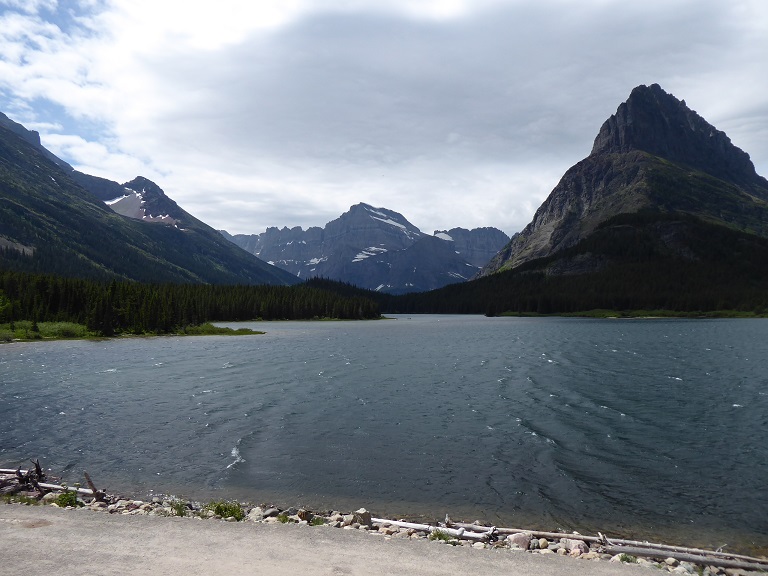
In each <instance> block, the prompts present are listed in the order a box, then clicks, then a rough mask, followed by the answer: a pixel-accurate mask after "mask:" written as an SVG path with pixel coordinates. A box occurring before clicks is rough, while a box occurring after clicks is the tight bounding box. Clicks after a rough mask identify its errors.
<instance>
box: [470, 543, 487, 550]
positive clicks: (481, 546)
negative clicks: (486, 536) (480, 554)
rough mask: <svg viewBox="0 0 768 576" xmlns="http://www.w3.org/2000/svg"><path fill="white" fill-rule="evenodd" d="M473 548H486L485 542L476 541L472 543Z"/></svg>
mask: <svg viewBox="0 0 768 576" xmlns="http://www.w3.org/2000/svg"><path fill="white" fill-rule="evenodd" d="M472 548H478V549H480V548H485V543H483V542H474V543H473V544H472Z"/></svg>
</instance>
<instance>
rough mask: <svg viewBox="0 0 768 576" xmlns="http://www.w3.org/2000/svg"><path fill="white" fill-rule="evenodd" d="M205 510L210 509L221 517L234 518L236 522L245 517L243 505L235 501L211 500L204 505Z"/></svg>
mask: <svg viewBox="0 0 768 576" xmlns="http://www.w3.org/2000/svg"><path fill="white" fill-rule="evenodd" d="M205 509H206V510H210V511H211V512H213V513H214V514H216V515H217V516H221V517H222V518H230V517H231V518H234V519H235V520H237V521H238V522H239V521H240V520H242V519H243V518H245V511H244V510H243V507H242V506H240V504H239V503H237V502H225V501H223V500H220V501H217V502H211V503H210V504H206V505H205Z"/></svg>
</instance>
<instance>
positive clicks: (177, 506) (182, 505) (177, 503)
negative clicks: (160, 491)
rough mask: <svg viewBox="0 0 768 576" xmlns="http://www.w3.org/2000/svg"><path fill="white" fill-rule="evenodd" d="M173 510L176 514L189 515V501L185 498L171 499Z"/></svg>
mask: <svg viewBox="0 0 768 576" xmlns="http://www.w3.org/2000/svg"><path fill="white" fill-rule="evenodd" d="M171 510H172V511H173V515H174V516H186V515H187V503H186V502H184V501H183V500H173V501H171Z"/></svg>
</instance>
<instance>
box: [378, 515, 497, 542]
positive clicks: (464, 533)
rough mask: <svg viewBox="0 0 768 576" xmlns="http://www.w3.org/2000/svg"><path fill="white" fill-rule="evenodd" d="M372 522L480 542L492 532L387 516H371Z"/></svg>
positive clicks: (486, 538)
mask: <svg viewBox="0 0 768 576" xmlns="http://www.w3.org/2000/svg"><path fill="white" fill-rule="evenodd" d="M371 522H372V523H373V524H378V525H379V526H387V525H391V526H397V527H399V528H412V529H414V530H419V531H421V532H427V533H429V534H432V533H433V532H442V533H444V534H449V535H451V536H453V537H455V538H458V539H460V540H475V541H478V542H481V541H484V540H488V538H489V535H490V532H486V533H484V534H483V533H479V532H474V531H471V530H465V529H464V528H458V529H453V528H445V527H442V526H431V525H429V524H417V523H415V522H403V521H401V520H387V519H385V518H371Z"/></svg>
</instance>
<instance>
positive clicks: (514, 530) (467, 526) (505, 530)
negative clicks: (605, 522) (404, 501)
mask: <svg viewBox="0 0 768 576" xmlns="http://www.w3.org/2000/svg"><path fill="white" fill-rule="evenodd" d="M453 525H454V526H460V527H461V528H465V529H467V530H474V531H478V532H487V531H488V530H490V529H492V528H495V527H488V526H478V525H477V524H465V523H463V522H454V524H453ZM495 530H496V532H498V533H499V534H522V533H526V534H532V535H533V536H536V537H537V538H550V539H553V538H556V539H558V540H559V539H560V538H572V539H576V540H583V541H584V542H601V540H600V538H598V537H597V536H583V535H581V534H567V533H565V532H542V531H540V530H525V529H523V528H495Z"/></svg>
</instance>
